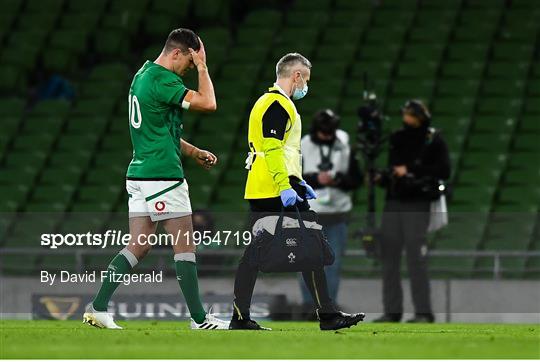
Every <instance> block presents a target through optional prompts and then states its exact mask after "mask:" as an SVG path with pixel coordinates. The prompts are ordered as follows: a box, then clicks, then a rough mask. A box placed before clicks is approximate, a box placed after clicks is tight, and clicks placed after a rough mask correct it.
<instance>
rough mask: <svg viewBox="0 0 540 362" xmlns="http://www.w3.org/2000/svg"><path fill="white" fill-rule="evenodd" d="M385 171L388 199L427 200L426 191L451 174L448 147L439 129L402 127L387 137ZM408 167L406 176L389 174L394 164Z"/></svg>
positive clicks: (384, 181) (384, 178)
mask: <svg viewBox="0 0 540 362" xmlns="http://www.w3.org/2000/svg"><path fill="white" fill-rule="evenodd" d="M389 147H390V150H389V155H388V170H387V173H386V177H383V182H382V184H383V186H385V187H386V188H387V199H397V200H418V201H419V200H423V199H426V200H429V199H430V198H431V197H430V195H427V193H426V192H425V191H426V189H428V188H433V187H436V186H434V185H436V184H437V183H438V181H439V180H448V178H449V177H450V157H449V153H448V146H447V144H446V142H445V141H444V139H443V137H442V135H441V134H440V132H439V131H437V130H435V129H433V128H429V127H428V126H425V127H421V128H416V129H413V128H408V127H406V128H405V127H404V128H402V129H400V130H398V131H396V132H394V133H392V135H391V136H390V145H389ZM401 165H405V166H407V175H406V176H404V177H396V176H393V175H392V171H393V167H394V166H401Z"/></svg>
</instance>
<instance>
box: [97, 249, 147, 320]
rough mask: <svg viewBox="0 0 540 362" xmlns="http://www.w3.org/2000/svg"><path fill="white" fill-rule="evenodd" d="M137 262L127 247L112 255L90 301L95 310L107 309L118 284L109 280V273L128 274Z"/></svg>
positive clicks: (102, 310)
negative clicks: (92, 299)
mask: <svg viewBox="0 0 540 362" xmlns="http://www.w3.org/2000/svg"><path fill="white" fill-rule="evenodd" d="M137 263H138V260H137V257H136V256H135V255H133V253H132V252H130V251H129V250H127V249H122V250H121V251H120V252H119V253H118V254H117V255H116V256H115V257H114V259H113V260H112V261H111V263H110V264H109V266H108V267H107V272H108V273H107V276H106V277H105V279H104V280H103V284H101V288H99V291H98V293H97V295H96V297H95V298H94V301H93V302H92V305H93V307H94V309H95V310H96V311H98V312H106V311H107V307H108V305H109V301H110V300H111V297H112V295H113V293H114V291H115V290H116V288H117V287H118V284H120V283H119V282H114V281H113V280H111V277H110V275H109V273H111V272H112V273H115V274H129V273H131V270H132V269H133V268H134V267H135V265H137Z"/></svg>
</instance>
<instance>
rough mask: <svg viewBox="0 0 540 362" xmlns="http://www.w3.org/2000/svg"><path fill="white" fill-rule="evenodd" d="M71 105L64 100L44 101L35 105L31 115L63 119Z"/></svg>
mask: <svg viewBox="0 0 540 362" xmlns="http://www.w3.org/2000/svg"><path fill="white" fill-rule="evenodd" d="M70 107H71V104H70V103H69V102H68V101H65V100H45V101H41V102H38V103H36V105H35V106H34V108H33V109H32V111H31V112H32V114H34V115H43V116H54V117H59V118H62V117H65V116H66V114H67V113H68V111H69V109H70Z"/></svg>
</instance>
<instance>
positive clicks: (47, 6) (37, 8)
mask: <svg viewBox="0 0 540 362" xmlns="http://www.w3.org/2000/svg"><path fill="white" fill-rule="evenodd" d="M63 5H64V0H42V1H29V2H27V4H26V8H25V11H27V12H29V13H48V14H58V13H59V12H60V10H61V8H62V6H63Z"/></svg>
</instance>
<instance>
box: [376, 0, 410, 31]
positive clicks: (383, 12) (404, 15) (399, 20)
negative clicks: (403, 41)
mask: <svg viewBox="0 0 540 362" xmlns="http://www.w3.org/2000/svg"><path fill="white" fill-rule="evenodd" d="M394 3H395V1H394ZM414 14H415V12H414V10H413V9H401V10H399V11H396V10H394V9H389V8H386V9H385V8H384V7H383V8H380V7H379V8H378V9H377V10H376V11H374V12H373V15H372V19H371V22H372V25H374V26H375V27H385V26H389V25H391V26H396V27H402V28H403V29H405V28H406V27H407V26H408V25H409V24H410V22H411V21H412V20H413V18H414Z"/></svg>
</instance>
